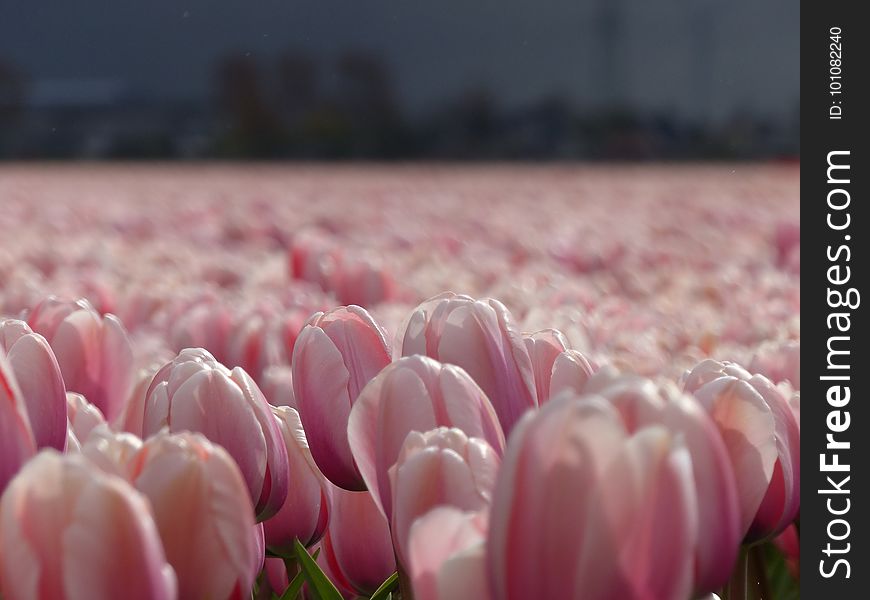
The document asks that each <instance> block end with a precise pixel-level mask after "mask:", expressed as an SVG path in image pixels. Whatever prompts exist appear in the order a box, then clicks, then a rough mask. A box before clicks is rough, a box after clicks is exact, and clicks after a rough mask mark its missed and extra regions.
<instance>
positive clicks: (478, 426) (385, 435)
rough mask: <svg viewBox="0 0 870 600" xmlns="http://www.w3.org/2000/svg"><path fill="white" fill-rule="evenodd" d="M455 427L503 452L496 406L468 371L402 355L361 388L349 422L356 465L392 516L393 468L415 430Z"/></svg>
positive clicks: (377, 500) (387, 512)
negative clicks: (391, 485)
mask: <svg viewBox="0 0 870 600" xmlns="http://www.w3.org/2000/svg"><path fill="white" fill-rule="evenodd" d="M436 427H456V428H458V429H461V430H462V431H464V432H465V434H466V435H467V436H469V437H475V438H480V439H482V440H485V441H486V442H487V443H488V444H489V445H490V446H491V447H492V449H493V450H494V451H495V453H496V454H497V455H499V456H501V454H502V452H503V449H504V434H503V433H502V431H501V427H500V426H499V423H498V418H497V417H496V414H495V410H494V409H493V407H492V405H491V404H490V403H489V400H487V398H486V395H484V393H483V391H482V390H481V389H480V388H479V387H478V386H477V385H476V384H475V383H474V381H472V379H471V378H470V377H469V376H468V374H467V373H465V371H463V370H462V369H461V368H459V367H456V366H454V365H442V364H441V363H439V362H437V361H435V360H432V359H431V358H426V357H425V356H408V357H405V358H401V359H399V360H397V361H396V362H394V363H392V364H391V365H390V366H388V367H387V368H385V369H384V370H383V371H382V372H381V373H380V374H379V375H378V376H377V377H375V378H374V379H373V380H372V381H371V382H370V383H369V384H368V385H367V386H366V387H365V389H364V390H363V391H362V393H361V394H360V396H359V399H358V400H357V402H356V404H355V405H354V407H353V410H352V411H351V415H350V419H349V421H348V428H347V431H348V438H349V440H350V447H351V449H352V450H353V456H354V458H355V459H356V464H357V466H358V468H359V471H360V473H361V474H362V477H363V480H364V481H365V483H366V486H367V487H368V490H369V491H370V492H371V493H372V496H373V497H374V499H375V502H376V503H377V504H378V506H379V507H380V508H381V510H382V511H383V512H384V514H385V515H386V516H387V517H388V518H391V517H392V494H391V492H390V490H391V488H390V481H389V474H388V473H389V469H390V467H392V466H393V465H394V464H395V463H396V461H397V460H398V458H399V454H400V451H401V449H402V445H403V444H404V443H405V439H406V438H407V437H408V434H409V433H410V432H411V431H429V430H430V429H434V428H436Z"/></svg>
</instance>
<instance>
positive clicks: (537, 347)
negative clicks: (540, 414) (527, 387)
mask: <svg viewBox="0 0 870 600" xmlns="http://www.w3.org/2000/svg"><path fill="white" fill-rule="evenodd" d="M523 342H524V343H525V345H526V350H527V351H528V353H529V359H530V360H531V361H532V372H533V373H534V376H535V390H536V394H537V397H538V403H539V404H543V403H544V402H546V401H547V400H549V399H550V379H551V377H552V376H553V363H554V362H555V360H556V358H557V357H558V356H559V355H560V354H561V353H562V352H564V351H565V350H568V348H569V347H570V345H569V344H568V338H566V337H565V335H564V334H563V333H562V332H561V331H559V330H558V329H543V330H541V331H538V332H536V333H532V334H529V335H525V336H523Z"/></svg>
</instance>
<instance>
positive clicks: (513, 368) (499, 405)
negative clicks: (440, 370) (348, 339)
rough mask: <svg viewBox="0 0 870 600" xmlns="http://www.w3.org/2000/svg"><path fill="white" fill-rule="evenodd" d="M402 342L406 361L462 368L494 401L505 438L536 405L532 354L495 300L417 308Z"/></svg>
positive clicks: (445, 301)
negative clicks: (419, 356)
mask: <svg viewBox="0 0 870 600" xmlns="http://www.w3.org/2000/svg"><path fill="white" fill-rule="evenodd" d="M399 339H401V355H402V356H411V355H413V354H422V355H424V356H428V357H430V358H434V359H435V360H438V361H441V362H443V363H449V364H453V365H457V366H459V367H462V368H463V369H464V370H465V371H466V372H467V373H468V374H469V375H470V376H471V378H472V379H473V380H474V381H475V382H476V383H477V384H478V385H479V386H480V388H481V389H482V390H483V391H484V393H485V394H486V395H487V397H488V398H489V399H490V401H491V402H492V405H493V407H494V408H495V411H496V414H497V415H498V418H499V422H500V423H501V426H502V429H503V430H504V432H505V434H509V433H510V431H511V429H512V428H513V426H514V424H515V423H516V422H517V421H518V420H519V418H520V417H521V416H522V415H523V413H524V412H525V411H527V410H528V409H530V408H534V407H536V406H538V397H537V392H536V391H535V379H534V373H533V369H532V361H531V359H530V358H529V352H528V350H527V349H526V346H525V345H524V343H523V340H522V338H521V337H520V335H519V334H518V333H517V332H516V331H515V329H514V325H513V322H512V320H511V316H510V313H509V312H508V310H507V309H506V308H505V307H504V305H503V304H501V303H500V302H498V301H497V300H474V299H473V298H470V297H468V296H460V295H457V294H454V293H452V292H448V293H445V294H441V295H440V296H435V297H434V298H432V299H430V300H427V301H426V302H424V303H423V304H421V305H420V306H418V307H417V308H416V309H415V311H414V312H413V313H412V315H411V317H410V318H409V320H408V323H407V325H406V326H405V328H404V333H403V334H402V335H401V337H400V338H399Z"/></svg>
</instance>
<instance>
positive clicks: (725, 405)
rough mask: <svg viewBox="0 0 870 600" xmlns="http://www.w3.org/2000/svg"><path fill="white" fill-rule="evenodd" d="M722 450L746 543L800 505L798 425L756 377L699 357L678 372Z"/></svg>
mask: <svg viewBox="0 0 870 600" xmlns="http://www.w3.org/2000/svg"><path fill="white" fill-rule="evenodd" d="M683 385H684V387H685V389H686V390H687V391H689V392H692V393H693V394H694V395H695V397H696V398H698V400H699V401H700V402H701V404H702V405H703V406H704V408H705V409H706V410H707V412H708V413H709V414H710V416H711V417H712V418H713V421H714V423H715V424H716V427H717V428H718V429H719V433H720V435H721V436H722V439H723V440H724V441H725V446H726V448H727V451H728V456H729V459H730V460H731V464H732V467H733V469H734V475H735V477H736V481H737V492H738V500H739V503H740V514H741V519H740V520H741V526H742V529H741V531H743V532H744V534H745V536H746V539H747V541H756V540H760V539H764V538H767V537H770V536H772V535H776V534H777V533H779V532H780V531H782V530H783V529H784V528H785V527H787V526H788V524H789V523H791V522H792V521H794V519H795V517H796V516H797V514H798V511H799V509H800V428H799V427H798V424H797V421H796V420H795V417H794V414H793V413H792V410H791V408H790V407H789V404H788V401H787V400H786V399H785V398H784V397H783V396H782V394H781V392H780V391H779V390H778V389H777V388H776V387H775V386H774V385H773V384H772V383H771V382H770V380H768V379H767V378H766V377H764V376H762V375H752V376H750V375H749V373H748V372H746V371H745V370H744V369H742V368H740V367H739V366H737V365H734V364H731V363H719V362H716V361H713V360H705V361H703V362H701V363H699V364H698V365H697V366H696V367H695V368H694V369H692V370H691V371H689V372H687V373H686V374H685V375H684V376H683Z"/></svg>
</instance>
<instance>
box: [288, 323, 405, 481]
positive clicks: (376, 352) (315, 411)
mask: <svg viewBox="0 0 870 600" xmlns="http://www.w3.org/2000/svg"><path fill="white" fill-rule="evenodd" d="M389 363H390V350H389V347H388V345H387V340H386V337H385V334H384V332H383V330H382V329H381V328H380V327H379V326H378V325H377V323H375V321H374V320H373V319H372V318H371V316H370V315H369V313H368V312H366V311H365V310H364V309H362V308H360V307H358V306H347V307H341V308H337V309H335V310H332V311H330V312H328V313H316V314H315V315H314V316H312V317H311V319H310V320H309V321H308V324H307V325H306V326H305V328H304V329H303V330H302V332H301V333H300V334H299V338H298V339H297V340H296V346H295V348H294V350H293V391H294V395H295V397H296V404H297V407H298V409H299V416H300V417H301V418H302V424H303V425H304V426H305V432H306V434H307V435H308V443H309V444H310V446H311V454H312V455H313V456H314V460H315V461H317V465H318V466H319V467H320V470H321V471H323V474H324V475H326V477H327V478H328V479H329V480H330V481H332V482H333V483H334V484H335V485H337V486H339V487H343V488H345V489H348V490H361V489H365V488H364V486H363V480H362V478H361V476H360V473H359V471H358V470H357V468H356V466H355V465H354V460H353V456H352V455H351V451H350V446H349V445H348V441H347V420H348V417H349V415H350V412H351V408H352V407H353V405H354V403H355V402H356V401H357V397H358V396H359V393H360V390H362V389H363V387H364V386H365V385H366V384H367V383H368V382H369V380H371V379H372V378H373V377H374V376H375V375H377V374H378V372H380V371H381V369H383V368H384V367H385V366H387V365H388V364H389Z"/></svg>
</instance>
